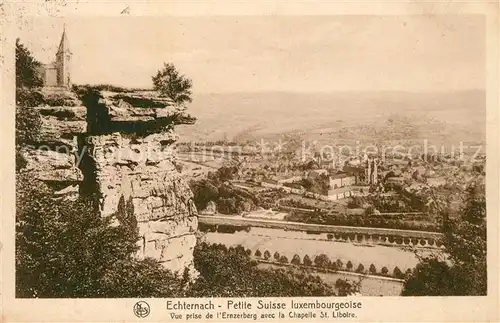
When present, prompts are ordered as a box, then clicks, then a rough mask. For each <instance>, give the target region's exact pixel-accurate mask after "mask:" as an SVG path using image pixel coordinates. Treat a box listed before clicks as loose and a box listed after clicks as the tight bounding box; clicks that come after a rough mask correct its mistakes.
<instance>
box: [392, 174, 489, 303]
mask: <svg viewBox="0 0 500 323" xmlns="http://www.w3.org/2000/svg"><path fill="white" fill-rule="evenodd" d="M460 213H461V217H460V218H458V219H456V220H448V223H447V224H446V232H445V246H446V251H447V252H448V254H449V257H448V259H446V260H440V259H437V258H426V259H423V260H422V261H421V263H420V264H419V265H417V268H416V269H415V270H414V272H413V273H412V275H411V276H410V277H409V279H408V280H407V282H406V284H405V287H404V290H403V293H402V294H403V295H410V296H418V295H432V296H448V295H473V296H478V295H486V293H487V269H486V199H485V190H484V183H482V182H481V181H480V180H478V181H475V182H473V183H471V184H470V185H469V186H468V188H467V190H466V197H465V200H464V204H463V207H462V209H461V212H460ZM446 218H448V217H446Z"/></svg>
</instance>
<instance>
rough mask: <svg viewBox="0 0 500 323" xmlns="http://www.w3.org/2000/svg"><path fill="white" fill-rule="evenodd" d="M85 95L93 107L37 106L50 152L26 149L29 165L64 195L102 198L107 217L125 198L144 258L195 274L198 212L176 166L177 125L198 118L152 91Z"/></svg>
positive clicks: (177, 270) (89, 93)
mask: <svg viewBox="0 0 500 323" xmlns="http://www.w3.org/2000/svg"><path fill="white" fill-rule="evenodd" d="M81 97H82V101H83V104H84V105H85V106H83V104H82V105H77V104H74V105H75V106H71V107H60V106H57V107H52V106H40V107H35V108H34V109H36V110H37V111H38V112H39V114H40V116H41V120H42V125H41V135H40V142H39V144H40V145H45V146H47V147H48V148H47V149H45V150H43V151H42V150H40V149H38V148H39V147H31V148H29V149H25V150H23V157H24V158H25V159H26V161H27V163H26V167H27V168H28V169H30V170H34V171H35V172H36V174H37V176H38V179H40V180H43V181H45V182H46V183H49V184H51V185H53V186H54V187H55V188H57V192H56V196H59V197H65V196H66V197H68V196H70V197H71V198H74V197H75V196H76V195H77V191H78V193H79V194H90V193H93V194H95V193H97V198H98V199H99V202H100V210H101V215H102V216H112V215H113V214H115V213H116V212H117V211H118V204H119V201H120V199H121V198H124V199H125V200H126V201H131V203H132V205H133V212H134V215H135V217H136V219H137V222H138V228H139V235H140V237H141V239H140V241H139V242H138V244H139V245H140V251H139V253H138V256H139V257H153V258H155V259H158V260H159V261H160V262H162V263H163V264H164V266H165V267H166V268H168V269H171V270H173V271H175V272H179V271H182V270H184V268H188V269H193V249H194V246H195V244H196V237H195V231H196V230H197V226H198V220H197V210H196V207H195V205H194V203H193V194H192V192H191V190H190V188H189V186H188V185H187V183H186V182H185V180H184V179H183V178H182V177H181V175H180V174H179V172H178V171H177V169H176V167H175V153H174V149H173V144H174V143H175V141H176V139H177V136H176V135H175V133H174V132H173V126H174V125H175V124H180V123H193V122H194V120H195V119H194V118H192V117H190V116H189V115H187V114H186V113H185V109H184V108H182V107H178V106H176V105H174V104H173V103H172V102H171V101H170V100H167V99H165V98H158V97H156V96H155V95H153V93H152V92H131V93H114V92H102V93H100V92H97V91H83V93H81ZM62 147H64V149H63V148H62ZM62 150H64V151H63V152H61V151H62Z"/></svg>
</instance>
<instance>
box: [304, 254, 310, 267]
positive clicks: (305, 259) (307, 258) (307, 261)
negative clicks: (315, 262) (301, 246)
mask: <svg viewBox="0 0 500 323" xmlns="http://www.w3.org/2000/svg"><path fill="white" fill-rule="evenodd" d="M302 263H303V264H304V265H305V266H311V265H312V260H311V258H309V255H305V256H304V260H303V261H302Z"/></svg>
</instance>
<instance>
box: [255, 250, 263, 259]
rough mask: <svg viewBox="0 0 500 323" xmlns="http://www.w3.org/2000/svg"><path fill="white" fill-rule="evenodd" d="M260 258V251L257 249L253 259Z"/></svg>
mask: <svg viewBox="0 0 500 323" xmlns="http://www.w3.org/2000/svg"><path fill="white" fill-rule="evenodd" d="M261 256H262V252H260V250H259V249H257V250H256V251H255V257H259V258H260V257H261Z"/></svg>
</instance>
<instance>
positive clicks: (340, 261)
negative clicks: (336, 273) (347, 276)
mask: <svg viewBox="0 0 500 323" xmlns="http://www.w3.org/2000/svg"><path fill="white" fill-rule="evenodd" d="M342 267H344V263H343V262H342V260H340V259H337V269H338V270H342Z"/></svg>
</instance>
